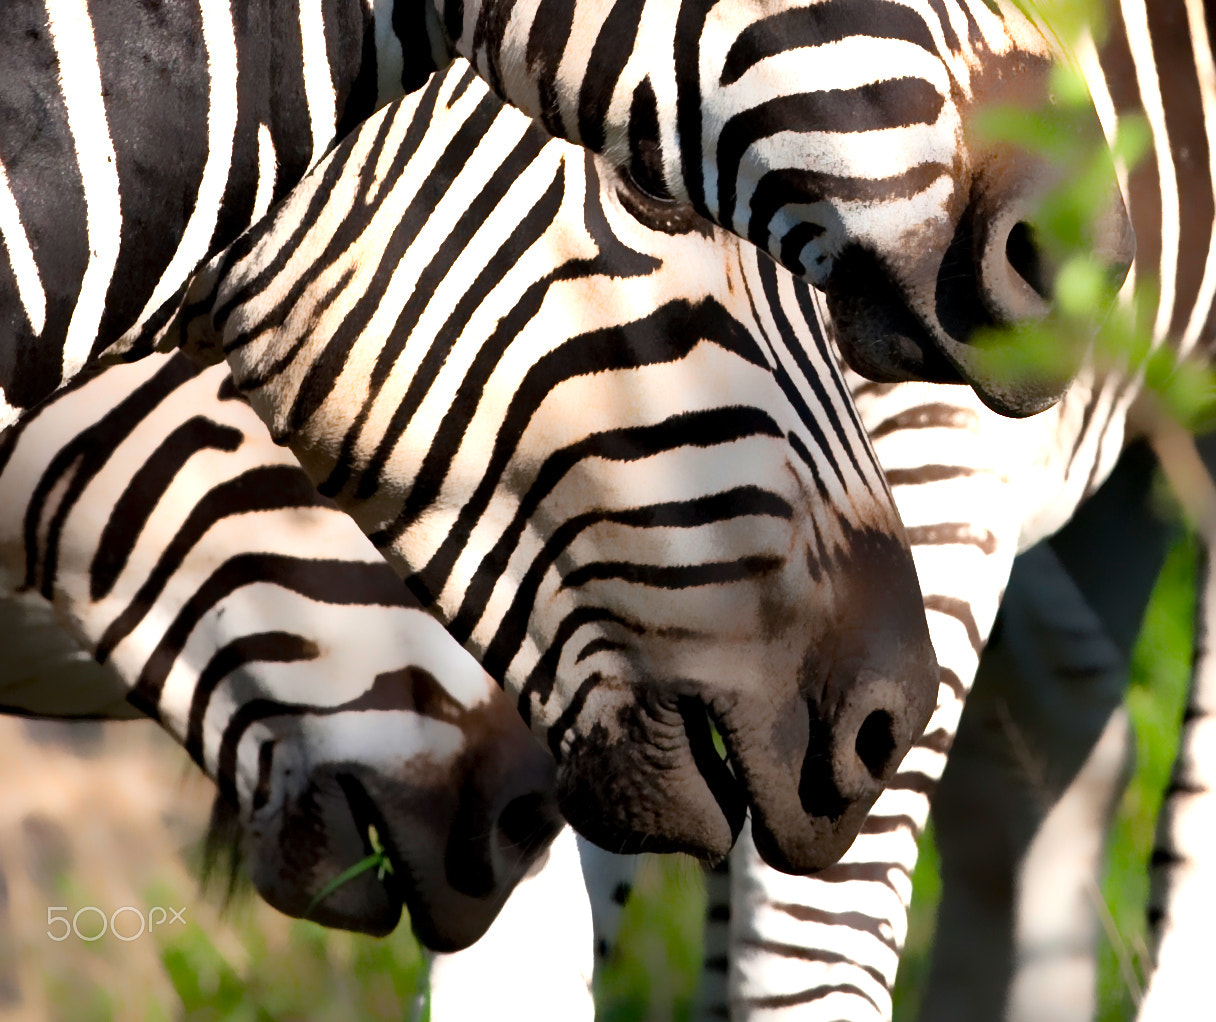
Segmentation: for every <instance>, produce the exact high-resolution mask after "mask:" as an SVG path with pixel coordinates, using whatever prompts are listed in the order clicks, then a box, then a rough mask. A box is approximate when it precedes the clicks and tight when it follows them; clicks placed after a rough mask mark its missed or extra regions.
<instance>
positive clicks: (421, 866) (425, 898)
mask: <svg viewBox="0 0 1216 1022" xmlns="http://www.w3.org/2000/svg"><path fill="white" fill-rule="evenodd" d="M78 383H79V385H76V386H73V387H72V388H71V389H69V390H67V391H64V392H62V393H61V394H59V395H57V397H56V399H53V400H52V401H50V402H48V403H46V404H44V405H43V406H41V407H40V408H39V409H38V410H36V411H35V412H32V413H31V414H30V415H28V416H27V417H25V418H23V419H22V421H21V422H20V423H19V424H18V425H17V426H15V427H13V428H12V429H11V430H9V431H8V432H7V433H6V434H5V436H4V440H3V443H2V444H0V489H2V491H3V493H4V501H3V503H2V505H0V565H2V566H3V569H4V577H5V578H6V579H7V580H8V582H9V583H10V585H11V586H12V588H15V589H17V590H24V595H22V596H20V597H18V596H16V595H13V596H11V597H10V598H8V599H7V600H6V601H4V602H3V603H0V606H3V608H4V611H5V613H4V618H5V628H6V629H7V630H8V635H7V641H6V646H5V649H6V656H5V663H4V665H3V666H2V667H0V704H2V705H3V706H4V708H5V709H6V710H7V711H8V712H22V713H35V714H39V715H48V714H50V715H54V716H76V715H87V716H95V715H97V714H99V713H102V714H105V715H107V716H113V715H114V714H115V710H114V708H113V702H114V698H115V695H116V694H119V693H121V694H125V696H126V698H127V700H128V701H129V703H130V707H128V709H130V708H137V709H138V710H140V711H143V712H145V713H147V714H149V715H151V716H152V717H154V718H155V719H156V720H158V721H159V722H160V724H161V725H162V727H164V728H165V729H166V730H167V731H168V732H169V733H170V734H171V735H172V736H173V737H174V738H175V739H176V740H177V741H179V742H180V743H181V744H182V745H183V746H184V747H185V749H186V751H187V752H189V753H190V755H191V756H192V757H193V758H194V759H195V761H196V762H197V763H198V764H199V766H200V767H202V769H203V770H204V771H205V772H206V773H207V774H208V776H210V777H211V778H213V779H214V780H215V782H216V784H217V786H218V788H219V801H218V802H217V806H220V807H227V810H228V811H229V812H231V813H232V814H235V823H236V824H237V826H238V827H239V829H240V831H241V832H242V833H243V835H244V843H245V844H246V846H247V856H248V859H249V865H250V868H251V872H252V876H253V879H254V882H255V883H256V885H257V887H258V889H259V891H260V892H261V893H262V894H263V896H264V897H265V898H266V899H267V900H268V901H269V902H270V903H271V904H273V905H275V906H276V907H277V908H279V909H281V910H282V911H284V912H287V913H289V914H292V915H303V914H304V913H305V911H306V910H308V909H309V907H310V903H311V902H312V901H313V900H314V899H316V898H318V897H319V895H320V894H321V893H322V891H323V890H324V888H325V886H326V885H327V884H328V883H329V882H330V881H331V880H333V879H335V878H336V877H337V876H339V875H340V874H341V873H342V872H343V871H345V870H346V869H347V868H349V867H350V866H352V865H354V864H355V863H356V862H358V861H359V860H361V859H363V858H364V857H365V856H366V855H368V854H369V853H370V850H371V844H370V843H374V841H375V840H377V839H378V840H379V842H380V843H381V844H382V845H383V846H384V847H385V848H387V849H388V851H389V853H390V855H391V859H392V862H393V864H394V873H393V874H392V875H391V876H388V877H378V876H377V874H376V871H375V870H372V871H370V872H369V873H364V874H362V875H361V876H359V877H358V878H357V879H354V880H351V881H350V882H349V883H346V884H344V885H341V886H340V887H339V888H338V889H337V890H335V891H334V892H332V893H330V894H328V895H327V896H325V897H324V898H320V899H319V901H318V903H317V904H316V905H315V907H313V908H312V909H311V912H310V913H309V914H310V917H311V918H313V919H315V920H317V921H319V922H322V923H326V924H328V925H333V926H342V927H346V928H352V929H359V930H365V931H369V932H374V933H385V932H387V931H389V930H391V929H392V928H393V927H394V926H396V924H397V921H398V918H399V916H400V911H401V906H402V903H403V902H404V903H405V905H406V906H407V907H408V909H409V911H410V917H411V922H412V924H413V926H414V929H415V931H416V932H417V933H418V935H419V937H420V938H421V939H422V940H423V941H424V942H425V943H427V944H429V945H431V946H433V947H437V948H442V949H451V948H453V947H462V946H464V945H466V944H469V943H470V942H472V941H474V940H476V939H477V938H478V937H479V936H480V935H481V933H482V932H483V931H484V930H485V928H486V927H487V926H488V925H489V924H490V921H491V920H492V919H493V918H494V916H495V914H496V913H497V911H498V909H499V907H500V906H501V905H502V903H503V901H504V899H505V898H506V896H507V894H508V893H509V892H510V890H511V888H512V887H513V886H514V884H515V882H516V881H517V880H518V879H519V878H520V877H521V876H522V875H523V874H524V873H525V871H526V870H527V869H528V867H529V866H530V864H531V863H532V861H533V860H534V859H535V858H536V856H537V855H538V854H539V853H540V852H541V851H542V850H543V848H544V846H545V844H546V843H547V841H548V840H549V838H551V837H552V835H553V833H554V831H555V829H556V826H557V816H556V809H555V806H554V801H553V793H552V776H553V765H552V761H551V759H550V757H549V755H548V753H546V752H545V751H544V750H543V749H542V748H540V747H539V746H538V745H537V744H536V742H535V741H534V740H533V739H532V738H531V737H530V736H529V735H528V733H527V730H526V728H524V727H523V725H522V723H521V722H520V721H519V719H518V715H517V714H516V713H515V710H514V708H513V707H512V706H511V705H510V703H509V701H508V700H506V699H505V698H504V697H503V695H502V693H501V692H499V690H498V688H497V686H495V685H494V684H493V683H492V682H491V680H490V679H489V678H488V677H486V675H485V674H484V672H483V671H481V669H480V668H479V667H478V666H477V665H476V664H475V663H473V661H472V660H471V659H470V658H469V657H468V655H467V654H466V653H465V652H464V651H463V650H462V649H460V647H459V646H457V645H456V644H455V643H454V642H453V641H452V639H451V638H450V637H449V636H448V635H447V633H446V632H445V631H444V629H443V628H442V627H441V626H440V625H439V624H438V622H436V621H435V620H434V619H433V618H431V617H430V616H429V615H427V614H425V613H423V612H422V611H421V610H420V609H419V608H418V607H417V604H416V603H415V602H414V601H413V600H412V599H411V598H410V597H409V594H408V592H407V591H406V590H405V588H404V587H403V586H402V585H401V582H400V580H399V579H397V578H396V576H395V575H393V573H392V572H391V571H390V570H389V568H388V567H387V565H385V564H384V563H383V561H382V559H381V558H380V556H379V555H378V554H377V553H376V551H375V549H374V548H373V547H372V546H371V545H370V544H369V543H368V542H367V541H366V539H365V538H364V537H363V536H362V535H361V534H360V533H359V531H358V530H357V529H356V528H355V527H354V525H353V524H352V523H351V522H350V521H349V520H348V519H347V517H346V516H345V515H343V514H342V513H341V512H339V511H337V510H336V509H335V508H333V507H332V505H330V504H329V503H328V502H327V501H325V500H323V499H322V498H320V497H319V496H318V495H317V494H316V492H315V490H314V489H313V487H312V485H311V483H310V482H309V481H308V479H307V477H306V476H305V475H304V474H303V473H302V472H301V471H300V469H299V467H298V466H297V465H296V464H295V463H294V461H293V460H292V459H291V458H290V455H289V454H287V453H286V452H284V451H282V450H280V449H278V448H276V447H275V446H274V445H273V444H272V443H271V442H270V440H269V438H268V437H267V436H266V434H265V429H264V427H263V426H262V425H261V423H260V422H259V421H258V419H257V418H256V416H254V415H253V413H252V412H251V411H250V409H249V408H248V406H247V405H245V404H244V403H243V402H241V401H240V400H238V399H236V395H235V392H234V391H233V389H232V388H231V385H230V383H229V381H228V379H227V376H226V374H225V373H224V372H223V371H222V370H221V369H219V368H218V367H216V368H214V369H210V370H208V371H206V372H203V373H199V372H198V370H197V369H196V368H194V367H192V366H191V365H190V363H189V362H187V361H186V360H185V358H184V357H183V356H181V355H173V356H172V357H167V356H154V357H152V358H149V359H147V360H144V361H143V362H141V363H137V364H134V365H129V366H115V367H111V368H109V369H107V370H105V371H104V372H102V373H100V374H97V375H95V376H94V377H93V378H90V379H87V380H84V381H83V382H81V381H80V380H78ZM18 601H20V602H18ZM45 601H49V602H50V603H51V604H53V607H54V611H55V614H56V616H57V618H58V620H59V622H60V623H61V627H66V628H68V629H69V630H70V633H71V635H72V636H73V637H74V639H75V641H76V643H77V644H78V645H79V647H81V648H83V649H85V650H87V651H88V652H89V653H91V654H92V655H93V656H94V657H95V658H96V661H97V662H98V663H100V664H101V665H102V666H103V667H104V668H105V671H102V670H101V669H100V668H98V667H97V664H96V663H95V664H93V668H94V670H93V671H92V672H90V674H89V676H88V677H86V678H85V679H84V680H83V681H80V680H79V679H78V678H77V677H76V676H74V675H73V674H67V675H66V676H65V675H64V673H63V667H64V665H65V663H66V664H67V665H68V666H69V668H70V669H71V670H73V671H80V670H81V669H80V668H79V667H75V666H72V665H73V662H74V656H73V648H72V647H71V646H70V645H66V644H65V642H66V639H65V637H62V635H60V636H59V637H58V638H56V635H55V633H53V632H52V630H51V627H50V625H51V623H50V622H48V621H47V620H46V616H45V614H41V615H40V614H39V608H40V607H45V606H46V602H45ZM98 675H102V676H104V679H105V681H104V682H101V683H99V678H98V677H97V676H98ZM99 689H100V691H101V692H104V693H108V696H107V698H104V699H103V698H100V697H99ZM369 828H374V833H375V835H376V837H375V838H373V837H369Z"/></svg>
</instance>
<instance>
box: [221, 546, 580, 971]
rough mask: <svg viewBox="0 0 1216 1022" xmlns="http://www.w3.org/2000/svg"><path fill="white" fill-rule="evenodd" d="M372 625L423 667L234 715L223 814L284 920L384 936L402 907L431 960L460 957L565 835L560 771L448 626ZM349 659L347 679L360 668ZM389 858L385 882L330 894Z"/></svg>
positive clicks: (347, 655) (361, 882)
mask: <svg viewBox="0 0 1216 1022" xmlns="http://www.w3.org/2000/svg"><path fill="white" fill-rule="evenodd" d="M386 570H387V569H386ZM398 585H400V583H399V582H398ZM374 616H375V615H369V618H368V620H367V621H366V622H364V623H365V624H366V625H368V626H371V627H376V628H378V627H380V626H381V625H383V624H388V625H389V627H390V628H391V629H392V634H391V637H390V638H387V640H383V641H387V642H388V644H390V645H393V646H396V647H398V649H400V647H403V646H405V647H411V646H412V647H413V651H412V655H411V657H410V661H411V662H410V663H408V664H406V665H403V666H402V667H400V668H398V669H396V670H391V671H385V672H383V673H380V674H378V675H376V677H375V678H374V680H373V681H372V683H371V685H370V686H369V687H368V688H367V689H366V691H363V692H360V693H359V694H358V695H357V696H355V697H354V698H353V699H350V700H348V701H346V702H344V703H339V704H336V705H326V706H317V705H301V704H299V703H298V702H292V701H288V700H290V699H294V698H298V695H297V694H294V693H292V691H291V688H292V686H276V688H279V689H282V691H281V692H280V693H276V694H278V699H274V698H272V697H271V696H270V695H269V694H267V695H265V696H263V697H262V698H261V699H258V700H256V701H255V702H254V704H253V705H255V706H256V707H257V709H256V720H255V714H254V713H253V712H251V711H250V709H249V704H247V705H246V707H244V708H242V709H244V710H245V712H241V710H238V711H236V713H234V714H233V718H232V720H231V723H230V724H229V726H228V728H227V730H226V731H225V734H224V739H223V741H224V746H223V747H222V749H221V755H224V754H225V753H227V754H228V755H229V756H230V760H229V761H227V762H225V761H221V762H220V764H219V780H220V788H221V791H220V798H219V799H217V806H229V807H231V806H236V807H238V811H237V814H236V817H237V820H238V821H239V824H240V826H239V833H240V843H241V846H242V851H243V852H244V856H245V859H246V861H247V864H248V866H249V869H250V873H251V875H252V878H253V881H254V884H255V885H256V887H257V889H258V892H259V893H260V894H261V895H262V897H264V898H265V899H266V900H267V901H268V902H269V903H270V904H271V905H273V906H275V907H276V908H277V909H279V910H280V911H282V912H285V913H287V914H288V915H292V916H305V917H307V918H310V919H313V920H314V921H316V922H319V923H323V924H324V925H327V926H336V927H340V928H343V929H353V930H360V931H363V932H366V933H372V934H377V935H382V934H386V933H389V932H390V931H391V930H393V929H394V928H395V927H396V925H397V922H398V920H399V918H400V914H401V907H402V905H404V906H405V907H406V908H407V909H408V911H409V916H410V922H411V924H412V926H413V929H414V933H415V934H416V935H417V937H418V939H419V940H421V941H422V942H423V943H424V944H425V945H426V946H427V947H429V948H431V949H433V950H437V951H450V950H456V949H459V948H463V947H466V946H468V945H469V944H472V943H473V942H474V941H476V940H477V939H478V938H479V937H480V936H481V935H482V934H483V933H484V932H485V930H486V929H487V928H488V927H489V925H490V923H491V922H492V921H493V919H494V917H495V916H496V915H497V914H498V911H499V909H500V908H501V907H502V905H503V902H504V901H505V900H506V898H507V895H508V894H510V892H511V890H512V889H513V888H514V886H515V883H516V882H517V881H518V880H519V879H520V878H521V877H522V876H523V874H524V872H526V870H527V868H528V867H529V866H530V865H531V863H532V862H533V860H534V859H535V858H536V857H537V856H538V855H539V854H540V853H541V852H542V851H543V850H544V849H545V848H546V846H547V845H548V844H549V842H550V841H551V840H552V838H553V837H554V835H555V834H556V833H557V831H558V829H559V828H560V825H561V818H560V816H559V815H558V813H557V808H556V804H555V802H554V800H553V761H552V759H551V757H550V756H549V755H548V754H547V753H546V752H545V751H544V750H543V749H542V748H541V747H540V746H539V745H538V744H537V742H536V740H535V739H534V738H533V737H532V736H531V735H530V734H529V733H528V731H527V728H525V727H524V726H523V723H522V722H521V721H520V719H519V715H518V714H517V713H516V712H515V709H514V707H513V706H512V704H511V702H510V701H509V700H508V699H507V698H506V697H505V696H504V695H503V693H502V692H501V691H500V690H499V688H498V686H497V685H495V684H494V683H493V682H492V681H491V680H490V679H489V678H488V677H486V675H485V672H483V671H482V670H481V669H480V668H479V667H478V666H477V664H476V663H475V662H474V661H473V659H472V658H471V657H469V656H468V654H467V653H465V652H464V650H462V649H460V647H459V646H457V645H456V644H455V643H454V642H453V641H452V639H451V637H450V636H449V635H448V634H447V632H445V631H444V629H443V626H442V625H440V624H439V622H437V621H436V620H435V619H434V618H432V617H430V616H429V615H427V614H424V613H422V612H421V611H412V612H409V613H408V614H406V615H405V616H404V618H403V619H401V620H397V621H394V622H391V623H390V622H381V621H375V620H372V619H371V618H372V617H374ZM351 623H352V625H354V626H355V627H356V628H357V627H358V626H359V624H360V623H359V622H355V621H352V622H351ZM360 641H362V642H366V643H368V644H370V645H372V646H374V645H376V644H377V641H378V640H377V639H375V638H372V637H367V636H364V637H361V638H360ZM341 652H342V654H344V655H342V656H340V657H338V658H335V659H333V660H332V661H331V662H330V663H329V667H330V668H331V669H332V670H333V671H334V672H335V675H336V674H339V673H341V672H344V671H350V670H352V668H358V667H359V660H358V657H357V656H355V655H353V654H352V651H351V650H349V649H348V650H343V651H341ZM327 659H328V658H327ZM432 670H434V671H436V673H431V672H432ZM225 796H226V798H225ZM225 815H226V814H225V813H224V812H223V811H221V812H220V813H219V815H218V819H220V820H223V818H224V816H225ZM227 829H228V828H226V827H225V828H221V830H227ZM213 840H214V839H213ZM377 853H378V854H379V855H381V856H382V858H381V861H380V863H378V864H377V866H376V867H375V868H369V869H367V870H365V871H363V872H361V873H358V874H357V875H354V876H351V877H349V879H347V880H345V881H344V882H342V883H340V884H337V885H336V886H335V885H334V880H335V878H337V877H340V876H342V875H344V874H346V873H347V871H348V870H350V869H351V867H353V866H354V865H355V864H357V863H359V862H360V861H363V860H365V859H366V858H367V857H369V856H372V855H375V854H377Z"/></svg>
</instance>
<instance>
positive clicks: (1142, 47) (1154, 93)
mask: <svg viewBox="0 0 1216 1022" xmlns="http://www.w3.org/2000/svg"><path fill="white" fill-rule="evenodd" d="M1119 7H1120V9H1121V10H1122V12H1123V23H1124V25H1125V26H1126V29H1127V31H1126V33H1125V35H1126V36H1127V45H1128V47H1129V48H1130V50H1131V54H1132V63H1133V64H1134V65H1135V68H1136V78H1137V80H1138V85H1139V87H1140V102H1141V103H1142V104H1143V106H1144V115H1145V117H1146V118H1147V119H1148V126H1149V128H1150V129H1152V132H1153V148H1154V150H1155V153H1156V156H1157V177H1158V179H1159V181H1160V185H1161V267H1160V274H1161V281H1160V283H1161V304H1160V305H1158V306H1157V320H1156V322H1155V323H1154V324H1153V339H1154V340H1157V341H1159V340H1161V338H1163V337H1164V336H1165V334H1166V331H1167V330H1169V326H1170V319H1171V318H1172V317H1173V311H1174V302H1175V301H1176V300H1177V299H1176V293H1175V292H1176V289H1177V286H1178V279H1177V278H1178V244H1179V238H1180V236H1181V228H1180V226H1179V219H1178V218H1179V217H1180V216H1181V210H1180V209H1179V207H1178V178H1177V176H1176V175H1175V172H1174V161H1173V159H1172V157H1171V154H1170V138H1169V133H1168V132H1167V131H1166V126H1165V105H1164V103H1163V102H1162V99H1161V83H1160V82H1159V81H1158V80H1157V66H1156V63H1155V61H1154V60H1153V47H1152V41H1151V39H1150V38H1149V34H1148V10H1147V8H1145V6H1144V4H1143V3H1137V2H1136V0H1120V3H1119Z"/></svg>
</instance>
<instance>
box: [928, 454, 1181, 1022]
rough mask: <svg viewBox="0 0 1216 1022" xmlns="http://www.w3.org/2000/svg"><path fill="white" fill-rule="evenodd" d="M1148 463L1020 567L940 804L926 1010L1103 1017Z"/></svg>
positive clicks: (1160, 549)
mask: <svg viewBox="0 0 1216 1022" xmlns="http://www.w3.org/2000/svg"><path fill="white" fill-rule="evenodd" d="M1156 465H1157V462H1156V459H1155V458H1154V457H1153V455H1152V454H1151V452H1150V451H1149V449H1148V446H1147V445H1146V444H1143V443H1136V444H1131V445H1129V447H1128V448H1127V450H1125V451H1124V452H1123V455H1122V456H1121V458H1120V461H1119V463H1118V465H1117V466H1116V468H1115V470H1114V471H1113V472H1112V474H1111V476H1110V478H1109V479H1108V480H1107V481H1106V482H1105V484H1104V485H1103V486H1102V487H1101V489H1100V490H1099V491H1098V492H1097V493H1096V494H1095V495H1094V496H1093V497H1092V498H1091V499H1090V500H1089V501H1088V502H1087V503H1086V504H1084V505H1083V506H1082V507H1081V508H1080V509H1079V511H1078V512H1077V514H1076V515H1075V516H1074V518H1073V520H1072V521H1071V522H1070V523H1069V524H1068V525H1067V526H1065V527H1064V528H1063V529H1062V530H1060V532H1058V533H1057V534H1056V535H1055V536H1054V537H1052V539H1051V540H1050V542H1049V543H1045V544H1040V545H1039V546H1038V547H1035V548H1034V549H1033V550H1031V551H1029V552H1028V553H1027V554H1025V555H1023V557H1022V558H1020V559H1019V561H1018V563H1017V564H1016V565H1015V567H1014V571H1013V574H1012V576H1011V579H1010V584H1009V587H1008V589H1007V591H1006V596H1005V602H1004V604H1003V606H1002V618H1001V621H1002V626H1001V627H1000V628H999V629H998V630H997V633H996V634H995V635H994V637H993V639H992V642H991V643H990V644H989V646H988V648H987V649H986V650H985V652H984V658H983V661H982V662H981V667H980V671H979V674H978V676H977V681H976V686H975V690H974V692H973V694H972V697H971V700H970V702H969V704H968V709H967V711H966V713H964V715H963V719H962V723H961V727H960V731H959V735H958V738H957V740H956V742H955V746H954V749H953V750H952V752H951V759H950V764H949V765H948V767H947V769H946V772H945V774H944V776H943V778H942V784H941V787H940V789H939V791H938V794H937V797H936V800H935V802H934V821H935V824H936V828H937V829H936V837H937V844H938V850H939V854H940V856H941V862H942V889H943V901H942V905H941V908H940V909H939V916H938V927H937V933H938V936H937V938H936V941H935V946H934V955H933V964H932V968H931V972H930V979H929V987H928V990H927V991H926V994H925V1000H924V1004H923V1007H922V1015H923V1016H924V1017H925V1018H932V1019H939V1018H941V1019H950V1018H956V1017H958V1018H983V1017H992V1018H997V1017H1004V1018H1009V1019H1034V1020H1039V1019H1084V1018H1089V1017H1090V1016H1091V1015H1092V1013H1093V1009H1094V1003H1093V998H1094V980H1095V969H1096V964H1095V940H1096V936H1097V927H1098V917H1097V914H1096V912H1097V903H1096V901H1095V898H1096V896H1097V894H1096V892H1097V888H1098V885H1099V883H1100V878H1101V868H1102V855H1103V847H1104V837H1105V832H1106V829H1107V824H1108V823H1109V820H1110V817H1111V815H1112V814H1113V812H1114V810H1115V808H1116V806H1117V803H1118V799H1119V797H1120V796H1121V794H1122V791H1123V788H1124V786H1125V784H1126V779H1127V771H1128V768H1129V766H1130V763H1129V758H1128V757H1129V752H1130V749H1129V734H1128V725H1127V719H1126V715H1125V714H1124V713H1123V711H1122V709H1121V701H1122V695H1123V690H1124V687H1125V685H1126V676H1127V663H1128V658H1129V656H1130V653H1131V647H1132V644H1133V642H1134V641H1135V637H1136V635H1137V634H1138V632H1139V630H1140V622H1141V619H1142V617H1143V615H1144V609H1145V607H1146V606H1147V603H1148V597H1149V595H1150V593H1151V591H1152V586H1153V583H1154V581H1155V579H1156V577H1157V575H1158V573H1159V572H1160V567H1161V564H1162V561H1163V559H1164V556H1165V551H1166V547H1167V541H1168V537H1169V528H1168V527H1167V526H1166V525H1165V524H1164V523H1163V522H1161V521H1160V520H1158V518H1157V517H1156V515H1154V513H1153V511H1152V509H1151V507H1150V506H1149V501H1148V495H1149V489H1150V484H1151V480H1152V476H1153V473H1154V472H1155V470H1156ZM1131 537H1134V541H1133V542H1129V538H1131ZM1115 549H1117V550H1118V551H1119V552H1120V553H1119V556H1118V557H1117V558H1112V557H1111V554H1110V552H1111V551H1112V550H1115Z"/></svg>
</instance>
